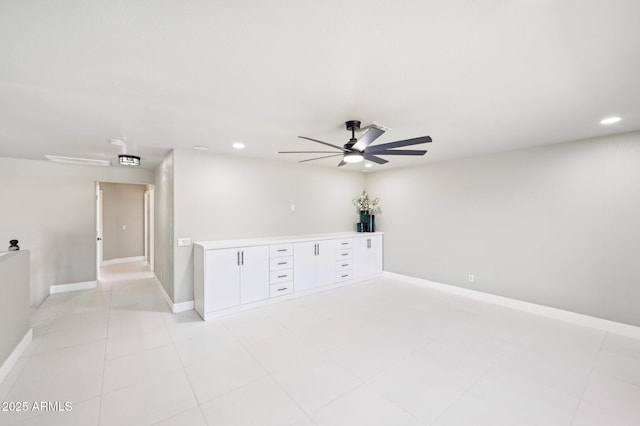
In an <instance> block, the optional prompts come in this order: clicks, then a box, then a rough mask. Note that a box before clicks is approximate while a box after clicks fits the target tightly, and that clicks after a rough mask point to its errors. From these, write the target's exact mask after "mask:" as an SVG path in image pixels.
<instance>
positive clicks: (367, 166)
mask: <svg viewBox="0 0 640 426" xmlns="http://www.w3.org/2000/svg"><path fill="white" fill-rule="evenodd" d="M364 166H365V167H366V168H370V167H373V165H372V164H371V163H367V164H365V165H364Z"/></svg>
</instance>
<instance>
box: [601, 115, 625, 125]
mask: <svg viewBox="0 0 640 426" xmlns="http://www.w3.org/2000/svg"><path fill="white" fill-rule="evenodd" d="M620 120H622V118H620V117H607V118H603V119H602V120H600V124H604V125H607V124H615V123H617V122H619V121H620Z"/></svg>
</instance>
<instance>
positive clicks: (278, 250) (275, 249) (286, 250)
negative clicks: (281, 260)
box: [269, 244, 293, 257]
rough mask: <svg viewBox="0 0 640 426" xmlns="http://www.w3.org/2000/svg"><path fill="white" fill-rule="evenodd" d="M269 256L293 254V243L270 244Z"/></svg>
mask: <svg viewBox="0 0 640 426" xmlns="http://www.w3.org/2000/svg"><path fill="white" fill-rule="evenodd" d="M269 256H271V257H282V256H293V244H276V245H271V246H269Z"/></svg>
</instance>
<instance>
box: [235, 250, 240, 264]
mask: <svg viewBox="0 0 640 426" xmlns="http://www.w3.org/2000/svg"><path fill="white" fill-rule="evenodd" d="M236 254H237V255H238V260H237V263H238V266H240V252H237V253H236Z"/></svg>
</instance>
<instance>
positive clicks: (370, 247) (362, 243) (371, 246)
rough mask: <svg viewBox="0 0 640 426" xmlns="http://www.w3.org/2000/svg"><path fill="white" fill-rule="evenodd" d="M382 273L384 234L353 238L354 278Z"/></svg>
mask: <svg viewBox="0 0 640 426" xmlns="http://www.w3.org/2000/svg"><path fill="white" fill-rule="evenodd" d="M381 273H382V235H371V236H367V237H358V238H354V239H353V278H355V279H356V280H359V279H363V278H367V277H371V276H373V275H379V274H381Z"/></svg>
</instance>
